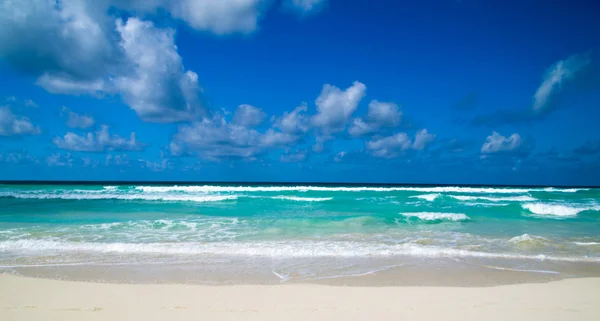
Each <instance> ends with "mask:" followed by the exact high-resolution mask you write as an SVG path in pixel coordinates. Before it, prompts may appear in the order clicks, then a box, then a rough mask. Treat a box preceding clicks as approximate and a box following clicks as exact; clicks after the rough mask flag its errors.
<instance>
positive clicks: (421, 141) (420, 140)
mask: <svg viewBox="0 0 600 321" xmlns="http://www.w3.org/2000/svg"><path fill="white" fill-rule="evenodd" d="M434 139H435V134H430V133H428V132H427V129H422V130H421V131H418V132H417V134H416V135H415V141H414V142H413V146H412V148H413V149H416V150H422V149H424V148H425V147H426V146H427V145H429V143H431V142H432V141H433V140H434Z"/></svg>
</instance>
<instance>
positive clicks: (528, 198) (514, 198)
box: [449, 195, 537, 202]
mask: <svg viewBox="0 0 600 321" xmlns="http://www.w3.org/2000/svg"><path fill="white" fill-rule="evenodd" d="M449 196H450V197H452V198H454V199H457V200H459V201H477V200H484V201H490V202H533V201H537V198H533V197H531V196H529V195H522V196H508V197H490V196H468V195H449Z"/></svg>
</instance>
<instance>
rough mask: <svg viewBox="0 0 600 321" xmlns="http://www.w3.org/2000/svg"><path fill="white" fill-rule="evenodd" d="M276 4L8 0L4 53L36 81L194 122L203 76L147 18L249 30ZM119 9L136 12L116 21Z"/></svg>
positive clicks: (0, 25)
mask: <svg viewBox="0 0 600 321" xmlns="http://www.w3.org/2000/svg"><path fill="white" fill-rule="evenodd" d="M318 2H319V3H322V2H323V1H315V0H310V1H308V0H303V1H298V0H293V1H292V3H293V4H294V5H296V6H298V7H299V8H301V9H302V10H305V11H315V10H316V9H317V8H318V7H320V5H319V3H318ZM274 3H278V2H275V1H272V0H201V1H200V0H181V1H173V0H128V1H116V0H63V1H48V0H21V1H9V0H5V1H2V2H0V30H10V31H11V32H2V33H0V58H2V59H3V60H5V61H6V62H8V63H9V64H10V65H12V66H13V67H16V69H18V70H21V71H23V72H26V73H28V74H31V75H33V76H34V77H37V80H36V83H37V84H38V85H39V86H41V87H43V88H44V89H46V90H47V91H49V92H51V93H61V94H71V95H81V94H87V95H93V96H94V97H97V98H102V97H107V96H117V97H120V98H121V99H123V101H124V102H125V103H126V104H127V105H129V106H130V107H131V108H132V109H133V110H135V111H136V113H137V114H138V115H139V116H140V118H142V119H143V120H145V121H152V122H160V123H167V122H178V121H193V120H197V119H198V117H199V116H202V115H204V114H205V110H204V108H203V106H202V104H201V99H200V97H199V96H200V94H201V88H200V86H199V84H198V75H197V74H196V73H195V72H194V71H191V70H186V69H185V68H184V66H183V63H182V59H181V57H180V56H179V53H178V51H177V46H176V45H175V39H174V38H175V37H174V33H175V31H174V30H172V29H170V28H159V27H157V26H155V25H154V24H153V23H152V22H150V21H144V20H142V19H141V18H140V17H144V18H150V19H152V18H155V17H157V16H167V17H168V16H171V17H173V18H175V19H180V20H183V21H185V22H186V23H187V24H188V25H189V26H191V27H192V28H195V29H197V30H206V31H209V32H212V33H215V34H231V33H244V34H246V33H251V32H253V31H255V30H256V29H257V28H258V22H259V21H260V19H261V18H262V16H263V14H264V13H266V12H267V11H268V10H269V8H270V7H271V6H272V5H273V4H274ZM115 10H116V11H118V12H123V14H122V15H121V16H122V17H129V18H128V19H127V20H126V21H123V20H121V19H117V20H115V16H114V15H113V14H112V12H114V11H115ZM136 15H139V16H136ZM161 25H164V24H161ZM167 25H169V24H168V23H167Z"/></svg>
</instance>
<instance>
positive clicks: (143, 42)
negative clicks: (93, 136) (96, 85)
mask: <svg viewBox="0 0 600 321" xmlns="http://www.w3.org/2000/svg"><path fill="white" fill-rule="evenodd" d="M117 31H118V32H119V34H120V36H121V42H120V44H119V45H120V47H121V48H122V49H123V52H124V53H125V57H126V58H127V59H128V61H129V63H128V66H129V67H130V68H131V69H132V71H131V73H128V74H124V75H122V76H120V77H117V78H116V79H115V81H114V83H115V87H116V89H117V91H118V92H119V93H121V94H122V96H123V98H124V100H125V101H126V102H127V103H128V104H129V106H131V108H133V109H134V110H135V111H136V112H137V113H138V115H139V116H140V117H141V118H142V119H144V120H148V121H155V122H174V121H182V120H192V119H194V118H196V117H197V116H198V114H199V113H202V112H203V110H202V109H201V106H200V102H199V99H198V92H199V86H198V75H197V74H196V73H194V72H193V71H190V70H187V71H186V70H185V69H184V68H183V64H182V62H181V57H180V56H179V54H178V53H177V47H176V46H175V40H174V34H175V32H174V30H172V29H158V28H156V27H154V25H153V24H152V23H151V22H148V21H141V20H139V19H136V18H129V19H128V20H127V21H126V22H123V21H122V20H117Z"/></svg>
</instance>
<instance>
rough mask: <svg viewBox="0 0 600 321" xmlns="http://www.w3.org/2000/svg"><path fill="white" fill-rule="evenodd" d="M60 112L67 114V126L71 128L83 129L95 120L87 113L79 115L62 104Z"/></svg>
mask: <svg viewBox="0 0 600 321" xmlns="http://www.w3.org/2000/svg"><path fill="white" fill-rule="evenodd" d="M62 112H63V113H66V115H67V126H69V127H71V128H81V129H85V128H88V127H91V126H93V125H94V124H95V123H96V121H95V120H94V118H92V117H91V116H88V115H80V114H78V113H76V112H73V111H71V110H70V109H69V108H67V107H65V106H63V108H62Z"/></svg>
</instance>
